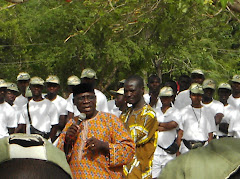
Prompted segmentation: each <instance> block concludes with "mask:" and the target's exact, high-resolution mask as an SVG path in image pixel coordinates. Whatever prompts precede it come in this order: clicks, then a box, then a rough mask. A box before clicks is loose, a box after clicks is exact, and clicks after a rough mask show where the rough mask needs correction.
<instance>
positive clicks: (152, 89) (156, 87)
mask: <svg viewBox="0 0 240 179" xmlns="http://www.w3.org/2000/svg"><path fill="white" fill-rule="evenodd" d="M147 86H148V88H149V93H147V94H144V95H143V98H144V100H145V102H146V103H147V104H149V105H150V106H151V107H152V108H153V109H154V111H155V112H157V111H159V110H161V107H162V102H161V100H160V98H159V96H158V95H159V91H160V88H161V82H160V78H159V77H158V76H157V75H156V74H153V75H150V76H149V77H148V83H147Z"/></svg>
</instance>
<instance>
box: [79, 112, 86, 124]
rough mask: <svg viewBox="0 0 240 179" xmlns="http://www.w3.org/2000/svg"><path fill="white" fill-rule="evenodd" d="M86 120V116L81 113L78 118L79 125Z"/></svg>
mask: <svg viewBox="0 0 240 179" xmlns="http://www.w3.org/2000/svg"><path fill="white" fill-rule="evenodd" d="M85 119H86V114H85V113H80V115H79V116H78V121H77V125H79V124H81V122H82V121H84V120H85Z"/></svg>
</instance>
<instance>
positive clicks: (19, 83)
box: [17, 80, 29, 94]
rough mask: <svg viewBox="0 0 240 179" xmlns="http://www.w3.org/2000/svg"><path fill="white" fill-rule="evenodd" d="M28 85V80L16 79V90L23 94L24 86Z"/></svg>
mask: <svg viewBox="0 0 240 179" xmlns="http://www.w3.org/2000/svg"><path fill="white" fill-rule="evenodd" d="M28 85H29V80H19V81H17V86H18V90H19V91H20V92H21V93H22V94H25V91H26V88H27V86H28Z"/></svg>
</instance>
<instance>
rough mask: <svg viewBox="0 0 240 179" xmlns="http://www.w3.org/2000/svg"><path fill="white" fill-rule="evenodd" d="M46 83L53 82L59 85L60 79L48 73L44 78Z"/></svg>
mask: <svg viewBox="0 0 240 179" xmlns="http://www.w3.org/2000/svg"><path fill="white" fill-rule="evenodd" d="M46 83H55V84H58V85H60V80H59V78H58V77H57V76H56V75H49V76H48V77H47V79H46Z"/></svg>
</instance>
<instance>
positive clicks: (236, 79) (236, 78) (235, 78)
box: [231, 75, 240, 83]
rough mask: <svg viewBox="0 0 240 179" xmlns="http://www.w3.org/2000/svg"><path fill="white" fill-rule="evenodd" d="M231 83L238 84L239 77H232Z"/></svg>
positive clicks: (239, 81)
mask: <svg viewBox="0 0 240 179" xmlns="http://www.w3.org/2000/svg"><path fill="white" fill-rule="evenodd" d="M231 81H232V82H237V83H240V75H234V76H233V78H232V80H231Z"/></svg>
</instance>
